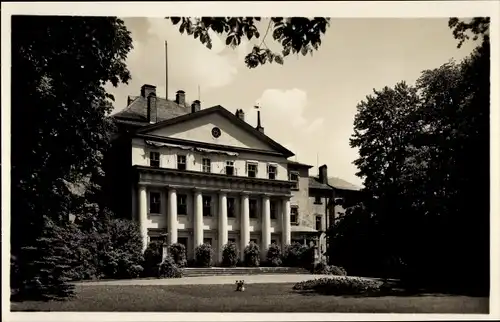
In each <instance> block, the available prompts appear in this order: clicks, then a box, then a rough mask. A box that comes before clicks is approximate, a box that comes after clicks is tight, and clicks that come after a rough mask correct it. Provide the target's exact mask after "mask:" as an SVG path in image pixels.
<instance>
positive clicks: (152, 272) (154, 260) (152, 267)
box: [143, 241, 162, 277]
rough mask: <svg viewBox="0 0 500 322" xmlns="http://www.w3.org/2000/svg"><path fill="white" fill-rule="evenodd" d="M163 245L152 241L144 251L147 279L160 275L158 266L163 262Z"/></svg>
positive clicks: (144, 273)
mask: <svg viewBox="0 0 500 322" xmlns="http://www.w3.org/2000/svg"><path fill="white" fill-rule="evenodd" d="M161 252H162V243H161V242H158V241H152V242H150V243H149V245H148V247H147V248H146V250H145V251H144V262H143V266H144V272H143V275H144V276H146V277H153V276H157V275H158V265H159V264H160V263H161V260H162V254H161Z"/></svg>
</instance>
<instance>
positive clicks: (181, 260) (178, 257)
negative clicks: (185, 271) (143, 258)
mask: <svg viewBox="0 0 500 322" xmlns="http://www.w3.org/2000/svg"><path fill="white" fill-rule="evenodd" d="M168 253H169V255H170V256H171V257H172V259H173V260H174V263H175V265H177V267H179V268H182V267H186V266H187V259H186V246H184V245H183V244H180V243H175V244H172V245H170V246H169V247H168Z"/></svg>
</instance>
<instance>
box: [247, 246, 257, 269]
mask: <svg viewBox="0 0 500 322" xmlns="http://www.w3.org/2000/svg"><path fill="white" fill-rule="evenodd" d="M244 252H245V266H247V267H258V266H259V264H260V249H259V245H257V244H255V243H253V242H250V244H248V245H247V247H245V251H244Z"/></svg>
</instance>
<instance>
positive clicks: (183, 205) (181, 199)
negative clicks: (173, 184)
mask: <svg viewBox="0 0 500 322" xmlns="http://www.w3.org/2000/svg"><path fill="white" fill-rule="evenodd" d="M177 214H178V215H187V196H186V195H177Z"/></svg>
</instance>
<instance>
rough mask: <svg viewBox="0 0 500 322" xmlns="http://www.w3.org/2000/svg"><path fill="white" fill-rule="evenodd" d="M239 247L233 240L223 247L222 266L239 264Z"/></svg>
mask: <svg viewBox="0 0 500 322" xmlns="http://www.w3.org/2000/svg"><path fill="white" fill-rule="evenodd" d="M238 255H239V254H238V248H237V247H236V244H235V243H233V242H229V243H227V244H226V245H224V248H223V249H222V266H224V267H236V265H237V264H238V259H239V256H238Z"/></svg>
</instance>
